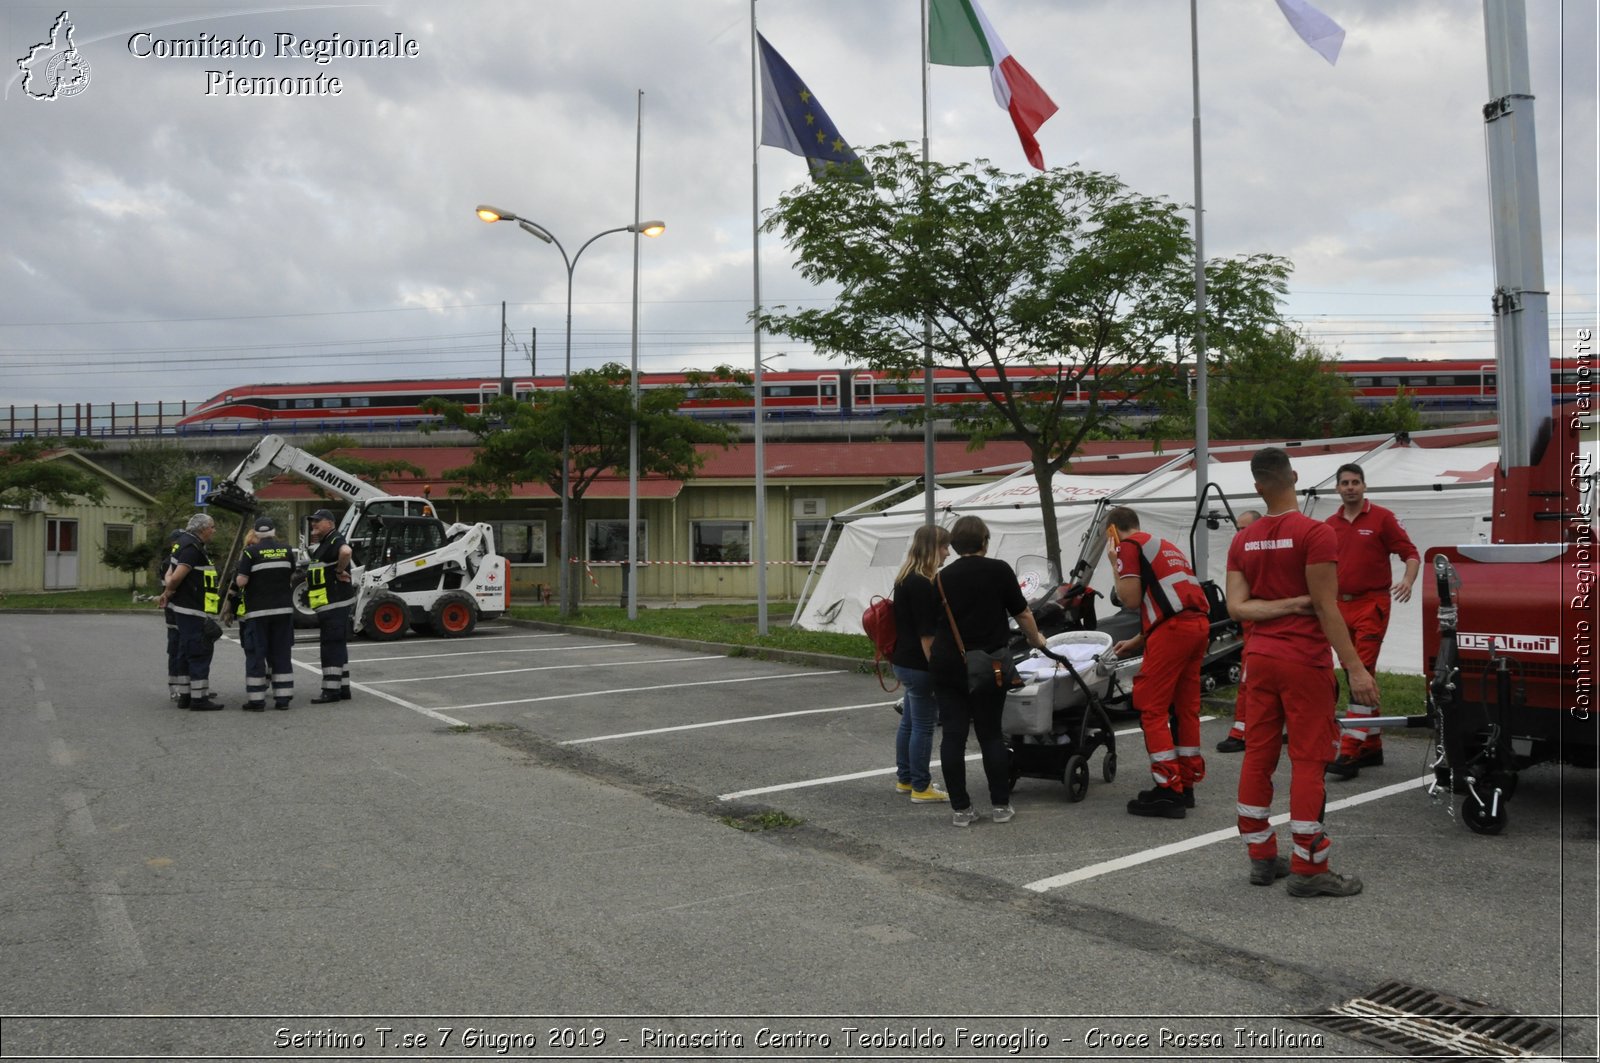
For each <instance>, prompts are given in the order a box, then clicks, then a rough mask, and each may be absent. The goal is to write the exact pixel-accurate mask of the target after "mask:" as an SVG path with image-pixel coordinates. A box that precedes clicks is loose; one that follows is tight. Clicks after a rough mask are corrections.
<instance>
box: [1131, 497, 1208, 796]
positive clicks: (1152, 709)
mask: <svg viewBox="0 0 1600 1063" xmlns="http://www.w3.org/2000/svg"><path fill="white" fill-rule="evenodd" d="M1106 520H1107V521H1108V524H1109V526H1108V527H1107V529H1106V551H1107V554H1108V555H1109V556H1110V559H1111V568H1112V571H1113V572H1114V573H1115V574H1116V578H1117V600H1118V601H1121V602H1123V603H1125V604H1132V603H1133V602H1138V603H1139V616H1140V620H1141V625H1140V626H1141V628H1142V629H1143V630H1142V631H1141V632H1140V634H1138V635H1135V636H1134V637H1133V638H1131V639H1126V640H1124V641H1122V642H1119V643H1117V644H1116V645H1115V646H1113V647H1111V652H1112V653H1114V654H1115V655H1116V656H1118V657H1126V656H1130V655H1132V654H1136V653H1139V652H1140V651H1141V650H1142V651H1143V653H1144V660H1143V661H1142V662H1141V663H1140V665H1139V674H1138V675H1137V676H1135V677H1134V680H1133V707H1134V708H1136V709H1138V710H1139V726H1140V727H1141V728H1142V729H1143V730H1144V748H1145V750H1146V751H1147V752H1148V753H1149V754H1150V775H1151V778H1153V779H1154V780H1155V786H1154V787H1153V788H1152V789H1149V790H1142V791H1140V793H1139V796H1138V797H1135V798H1134V799H1133V800H1132V801H1129V802H1128V811H1129V812H1131V813H1133V814H1134V815H1136V816H1162V817H1165V818H1167V819H1182V818H1183V817H1184V815H1185V814H1186V813H1185V809H1189V808H1193V807H1194V784H1195V783H1197V782H1199V781H1200V780H1201V779H1204V778H1205V776H1206V762H1205V760H1204V759H1203V758H1202V757H1201V756H1200V663H1201V661H1202V660H1203V659H1204V658H1205V655H1206V645H1207V644H1208V643H1209V642H1210V641H1211V606H1210V603H1209V602H1208V601H1207V600H1206V592H1205V589H1204V588H1203V587H1201V586H1200V581H1199V580H1197V579H1195V575H1194V569H1193V568H1191V567H1190V566H1189V559H1188V558H1187V557H1185V556H1183V551H1182V550H1179V549H1178V548H1177V547H1176V546H1173V545H1172V544H1171V543H1169V542H1167V540H1165V539H1157V538H1155V537H1154V536H1152V535H1150V534H1149V533H1148V532H1142V531H1140V530H1139V515H1138V514H1137V513H1135V512H1134V511H1133V510H1131V509H1129V508H1128V507H1127V506H1115V507H1113V508H1112V509H1111V510H1110V511H1109V512H1108V513H1107V514H1106ZM1169 709H1170V710H1171V711H1172V715H1171V716H1169V713H1168V710H1169ZM1174 732H1176V734H1174ZM1174 737H1176V739H1177V741H1176V742H1174V741H1173V739H1174Z"/></svg>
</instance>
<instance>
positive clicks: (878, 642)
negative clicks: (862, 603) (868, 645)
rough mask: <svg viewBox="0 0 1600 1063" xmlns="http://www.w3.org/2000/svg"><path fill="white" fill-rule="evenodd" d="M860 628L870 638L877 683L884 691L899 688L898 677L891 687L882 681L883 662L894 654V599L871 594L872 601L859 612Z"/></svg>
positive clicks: (873, 668)
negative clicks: (864, 610) (863, 610)
mask: <svg viewBox="0 0 1600 1063" xmlns="http://www.w3.org/2000/svg"><path fill="white" fill-rule="evenodd" d="M861 629H862V630H863V631H865V632H866V633H867V638H869V639H871V640H872V670H873V672H874V673H875V674H876V675H877V677H878V685H879V686H880V687H883V689H884V691H885V692H886V693H887V692H890V691H894V690H899V689H900V681H899V680H898V679H896V680H895V683H894V686H892V687H891V686H885V685H884V682H883V664H884V662H885V661H887V660H888V659H889V658H890V657H892V656H893V655H894V646H895V640H896V636H895V629H894V601H893V600H892V599H889V598H885V597H883V596H882V595H873V597H872V601H870V602H868V603H867V609H866V612H864V613H862V614H861Z"/></svg>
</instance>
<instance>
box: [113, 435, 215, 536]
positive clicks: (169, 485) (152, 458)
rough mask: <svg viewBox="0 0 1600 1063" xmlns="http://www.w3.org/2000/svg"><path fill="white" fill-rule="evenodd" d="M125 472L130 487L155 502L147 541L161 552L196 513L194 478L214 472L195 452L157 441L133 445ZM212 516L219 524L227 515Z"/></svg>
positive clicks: (124, 465)
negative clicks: (143, 492)
mask: <svg viewBox="0 0 1600 1063" xmlns="http://www.w3.org/2000/svg"><path fill="white" fill-rule="evenodd" d="M122 472H123V475H124V477H125V478H126V479H127V481H128V482H129V483H131V484H133V485H134V486H135V487H137V488H139V489H140V490H142V491H145V492H146V493H148V494H149V495H151V496H152V497H153V498H154V499H155V500H156V504H155V505H154V506H153V507H152V508H151V509H150V510H149V511H148V520H149V522H150V523H149V524H148V525H147V528H146V532H145V539H146V540H147V541H148V542H150V543H151V544H152V545H153V546H155V547H157V548H159V546H160V545H161V543H163V542H164V541H165V540H166V538H167V536H168V535H169V534H170V533H171V532H172V530H173V529H174V528H181V527H183V526H184V524H186V523H187V522H188V520H189V517H190V515H191V514H193V513H194V511H195V505H194V478H195V477H196V476H200V475H207V474H213V473H215V470H214V469H212V468H211V467H210V465H209V464H207V463H206V461H205V460H204V459H203V458H201V457H200V456H199V455H197V454H195V453H194V452H193V451H189V450H184V449H183V448H181V447H177V446H174V445H172V444H171V443H165V442H159V441H157V442H136V443H134V444H133V445H132V446H131V447H130V448H129V450H128V453H127V454H126V455H125V456H124V457H123V459H122ZM213 516H215V517H217V518H218V520H219V521H220V520H222V519H223V518H224V517H225V516H226V515H225V514H223V513H216V514H213ZM218 534H221V533H220V532H219V533H218ZM108 563H110V562H108ZM113 567H117V566H115V565H113Z"/></svg>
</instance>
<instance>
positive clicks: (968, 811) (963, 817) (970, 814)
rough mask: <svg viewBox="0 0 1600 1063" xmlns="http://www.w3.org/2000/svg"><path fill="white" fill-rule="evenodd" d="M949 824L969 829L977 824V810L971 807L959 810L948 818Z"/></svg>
mask: <svg viewBox="0 0 1600 1063" xmlns="http://www.w3.org/2000/svg"><path fill="white" fill-rule="evenodd" d="M950 822H952V823H954V824H955V825H956V826H958V827H970V826H972V825H973V824H974V823H976V822H978V810H977V809H975V808H972V807H971V806H968V807H966V808H963V809H959V810H957V811H956V813H955V814H954V815H953V816H951V817H950Z"/></svg>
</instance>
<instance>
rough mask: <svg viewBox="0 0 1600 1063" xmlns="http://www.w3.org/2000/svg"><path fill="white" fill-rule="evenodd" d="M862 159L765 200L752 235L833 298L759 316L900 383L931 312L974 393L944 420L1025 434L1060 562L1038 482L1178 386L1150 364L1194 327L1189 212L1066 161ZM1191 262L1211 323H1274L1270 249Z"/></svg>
mask: <svg viewBox="0 0 1600 1063" xmlns="http://www.w3.org/2000/svg"><path fill="white" fill-rule="evenodd" d="M863 158H864V160H865V163H866V166H867V167H868V169H869V172H870V174H871V177H872V180H871V182H870V183H869V184H854V183H850V182H844V181H824V182H819V183H816V184H806V185H801V186H798V187H796V188H794V189H792V190H790V191H789V192H787V193H785V194H784V195H783V196H782V197H781V198H780V200H779V202H778V205H777V206H776V207H775V208H773V210H772V211H771V212H769V214H768V216H767V219H766V222H765V228H766V230H767V231H768V232H776V233H780V234H782V237H783V239H784V241H785V242H786V243H787V244H788V246H789V247H790V248H792V249H793V250H794V251H795V252H796V253H797V254H798V257H799V269H800V272H801V274H802V275H803V276H804V277H805V278H806V279H807V280H810V281H811V282H813V283H815V284H825V285H832V286H836V287H837V288H838V289H839V290H840V294H839V296H838V297H837V299H836V300H835V302H834V303H833V305H831V306H828V307H823V308H806V309H798V310H789V309H788V308H785V307H776V308H774V310H773V311H772V312H771V313H769V314H767V315H765V316H764V318H763V324H764V326H765V327H767V328H769V329H771V330H772V331H773V332H776V333H780V334H782V335H786V336H791V337H794V338H796V339H800V340H805V341H807V342H809V343H811V344H812V345H813V346H814V347H816V349H818V350H820V351H823V352H825V353H827V354H830V355H835V356H839V357H842V358H844V359H846V360H848V361H851V362H855V363H858V364H861V365H864V366H867V367H869V368H871V369H873V370H875V371H878V372H881V373H884V374H886V375H889V376H898V377H901V378H904V379H906V380H908V381H910V382H911V383H912V386H916V382H918V381H920V380H921V373H922V369H923V365H924V356H923V342H924V339H923V322H924V319H925V318H927V319H928V320H930V321H931V331H932V339H931V347H932V360H933V363H934V364H935V365H936V366H941V367H953V368H958V369H960V370H962V371H963V372H965V373H966V374H967V375H968V377H969V378H970V379H971V380H973V381H974V382H976V383H977V384H978V386H979V387H980V388H981V390H982V393H983V397H984V398H985V399H986V400H987V401H986V402H984V403H968V404H965V406H964V408H963V409H962V411H961V416H960V418H959V419H958V421H957V427H958V428H960V429H961V430H963V431H964V432H966V433H968V434H969V437H970V440H971V445H972V446H974V447H976V446H978V445H980V444H981V443H982V442H984V441H985V440H986V439H989V438H996V437H1005V438H1013V439H1017V440H1019V441H1021V442H1023V443H1024V444H1026V445H1027V447H1028V450H1029V454H1030V456H1031V459H1032V463H1033V472H1034V478H1035V480H1036V482H1037V483H1038V485H1039V489H1040V490H1039V494H1040V501H1041V504H1042V506H1043V514H1042V516H1043V519H1044V529H1045V539H1046V549H1047V551H1048V553H1049V555H1050V559H1051V561H1053V562H1055V563H1056V564H1057V565H1059V564H1060V561H1061V547H1060V541H1059V533H1058V530H1057V526H1056V520H1055V510H1054V504H1053V497H1052V493H1051V490H1050V484H1051V479H1052V477H1053V476H1054V474H1055V473H1056V472H1057V471H1059V470H1060V469H1062V468H1063V467H1064V466H1065V465H1066V464H1067V462H1068V461H1069V460H1070V459H1071V457H1072V455H1073V454H1074V452H1075V451H1076V450H1077V448H1078V446H1079V445H1080V444H1081V443H1082V442H1083V440H1084V439H1086V438H1089V437H1090V436H1091V435H1092V434H1096V433H1103V432H1105V431H1106V430H1107V426H1108V423H1109V422H1111V421H1113V420H1115V419H1116V418H1117V417H1118V415H1119V414H1120V413H1122V412H1124V411H1125V410H1126V409H1127V408H1128V407H1129V406H1131V405H1133V404H1135V403H1139V404H1147V403H1149V402H1151V401H1153V399H1154V397H1155V396H1156V395H1157V394H1161V393H1164V392H1165V393H1170V392H1171V391H1172V390H1173V389H1175V388H1176V387H1177V386H1178V384H1179V381H1178V380H1176V379H1175V374H1174V373H1173V372H1172V371H1170V369H1168V368H1165V366H1166V363H1167V362H1168V361H1170V360H1174V359H1176V358H1177V357H1178V356H1179V355H1180V354H1181V351H1182V339H1181V338H1182V337H1183V336H1185V335H1187V334H1189V333H1190V332H1192V331H1193V328H1194V321H1193V286H1194V281H1193V252H1194V248H1193V242H1192V240H1191V238H1190V235H1189V227H1188V223H1187V222H1186V221H1185V219H1184V217H1183V214H1182V212H1181V211H1180V209H1179V208H1178V207H1177V206H1176V205H1174V204H1172V203H1170V202H1168V201H1165V200H1162V199H1155V198H1151V197H1148V196H1143V195H1139V194H1137V193H1135V192H1133V191H1131V190H1130V189H1128V188H1127V187H1125V186H1124V185H1123V184H1122V183H1121V182H1119V181H1118V180H1117V179H1116V178H1115V177H1112V176H1109V175H1107V174H1101V173H1094V172H1091V171H1087V170H1082V169H1078V168H1070V169H1053V170H1050V171H1048V172H1046V173H1043V174H1039V175H1036V176H1028V177H1023V176H1019V175H1016V174H1010V173H1006V172H1003V171H1001V170H999V169H997V168H995V167H993V166H991V165H989V164H988V163H986V162H979V163H975V164H961V165H954V166H952V165H945V164H941V163H930V164H928V165H927V166H924V165H923V164H922V162H921V161H920V159H919V158H918V157H917V156H916V155H915V154H913V153H912V152H911V151H910V150H909V149H908V148H907V147H906V146H905V145H903V144H896V145H890V146H889V147H886V148H877V149H873V150H871V151H868V152H865V153H863ZM1206 272H1207V277H1208V288H1209V290H1210V299H1209V315H1208V316H1209V322H1208V328H1209V329H1210V330H1213V331H1215V333H1216V334H1217V335H1220V336H1227V337H1232V336H1243V335H1247V334H1250V333H1252V332H1256V331H1260V330H1261V329H1264V328H1266V327H1267V326H1269V325H1271V324H1273V323H1275V322H1276V321H1277V317H1278V315H1277V306H1278V301H1279V299H1280V297H1281V296H1282V294H1283V292H1284V290H1285V282H1286V278H1287V276H1288V273H1289V266H1288V263H1287V262H1286V261H1285V260H1283V259H1280V258H1276V257H1273V256H1269V255H1254V256H1248V257H1243V258H1236V259H1228V260H1219V261H1216V262H1212V263H1208V264H1207V269H1206ZM1022 367H1031V368H1037V367H1047V368H1048V369H1050V370H1051V371H1052V373H1051V375H1050V377H1049V378H1048V379H1046V380H1042V381H1041V380H1037V379H1035V380H1030V381H1028V382H1027V383H1026V384H1024V383H1022V382H1019V381H1017V380H1014V379H1013V377H1012V375H1011V374H1012V373H1013V372H1014V371H1015V370H1016V369H1019V368H1022ZM1080 403H1081V404H1084V405H1081V406H1080V405H1079V404H1080ZM918 416H920V412H919V413H914V414H913V415H912V417H913V418H916V417H918Z"/></svg>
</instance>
